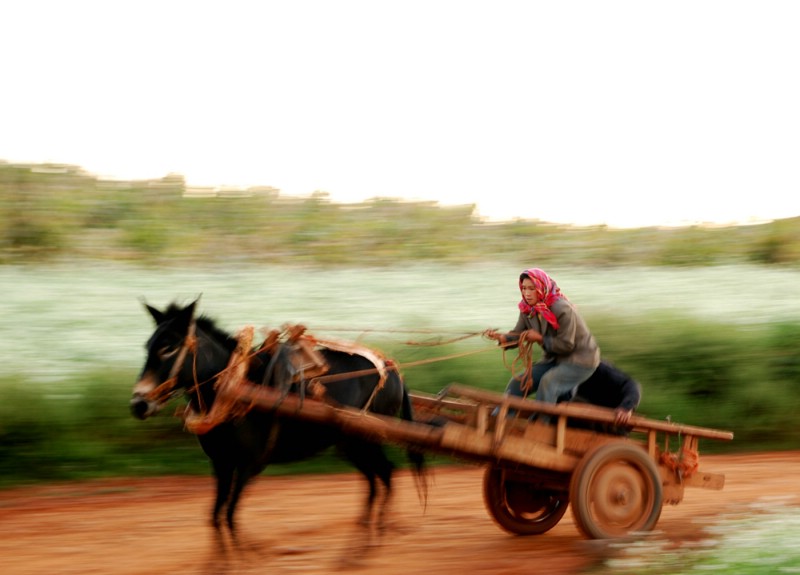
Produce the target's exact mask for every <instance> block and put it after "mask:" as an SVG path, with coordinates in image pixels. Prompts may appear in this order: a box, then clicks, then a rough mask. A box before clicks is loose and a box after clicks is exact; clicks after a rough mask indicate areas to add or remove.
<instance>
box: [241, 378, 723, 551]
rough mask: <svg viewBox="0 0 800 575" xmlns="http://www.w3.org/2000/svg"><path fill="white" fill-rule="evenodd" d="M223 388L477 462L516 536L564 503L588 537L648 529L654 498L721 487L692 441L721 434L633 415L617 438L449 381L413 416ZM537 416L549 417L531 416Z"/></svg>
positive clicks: (594, 424)
mask: <svg viewBox="0 0 800 575" xmlns="http://www.w3.org/2000/svg"><path fill="white" fill-rule="evenodd" d="M226 393H232V394H233V396H232V397H231V399H234V400H235V401H239V402H245V403H246V404H248V405H249V406H253V407H256V408H258V409H270V410H275V411H276V412H278V413H279V414H282V415H284V416H290V417H299V418H303V419H309V420H313V421H317V422H323V423H328V424H331V425H336V426H338V427H339V428H341V429H342V430H343V431H344V432H347V433H354V434H359V435H361V436H365V437H369V438H372V439H375V440H377V441H381V442H389V443H394V444H399V445H404V446H408V447H412V448H415V449H420V450H424V451H429V452H435V453H440V454H446V455H449V456H452V457H455V458H457V459H459V460H463V461H469V462H473V463H477V464H481V465H485V466H486V473H485V475H484V482H483V495H484V501H485V504H486V507H487V509H488V511H489V513H490V514H491V516H492V517H493V519H494V520H495V521H496V522H497V524H498V525H499V526H500V527H502V528H503V529H505V530H506V531H509V532H511V533H515V534H519V535H538V534H541V533H545V532H546V531H548V530H549V529H551V528H553V527H554V526H555V525H556V524H557V523H558V522H559V520H560V519H561V518H562V517H563V515H564V513H565V512H566V509H567V507H568V505H569V504H570V503H571V507H572V511H573V516H574V518H575V523H576V525H577V527H578V529H579V530H580V531H581V532H582V533H583V534H584V535H585V536H587V537H589V538H597V539H601V538H602V539H605V538H618V537H625V536H630V535H633V534H635V533H637V532H644V531H650V530H652V529H653V528H654V527H655V525H656V523H657V522H658V519H659V517H660V515H661V508H662V505H663V504H664V503H669V504H677V503H679V502H680V501H681V500H682V499H683V494H684V489H685V488H686V487H700V488H705V489H722V487H723V485H724V480H725V478H724V475H721V474H715V473H707V472H704V471H702V470H700V469H699V465H698V464H699V456H698V449H699V440H700V439H701V438H707V439H718V440H731V439H733V434H732V433H730V432H727V431H719V430H715V429H708V428H702V427H695V426H688V425H678V424H674V423H670V422H667V421H656V420H652V419H648V418H644V417H638V416H634V417H633V418H632V419H631V422H630V426H629V428H628V429H627V430H626V431H627V432H628V434H627V435H619V434H616V433H615V430H614V429H613V420H614V416H613V411H612V410H609V409H605V408H601V407H596V406H591V405H586V404H580V405H576V404H559V405H552V404H546V403H541V402H538V401H533V400H527V399H521V398H516V397H510V396H506V395H503V394H499V393H494V392H490V391H484V390H479V389H475V388H470V387H466V386H462V385H456V384H453V385H450V386H448V387H447V388H446V389H445V390H443V391H442V392H441V393H439V394H438V395H428V394H423V393H412V394H411V397H412V401H413V403H414V406H415V411H416V421H414V422H409V421H404V420H401V419H397V418H392V417H387V416H381V415H376V414H374V413H367V412H364V411H361V410H357V409H352V408H347V407H340V406H334V405H331V404H329V403H326V402H324V401H319V400H316V399H311V398H305V399H302V398H300V397H299V396H297V395H295V394H288V395H281V394H280V393H279V392H278V391H276V390H274V389H270V388H265V387H261V386H255V385H249V384H248V385H242V386H239V387H237V389H236V390H235V392H226ZM536 414H547V415H550V416H551V417H552V419H553V420H554V422H555V423H552V424H546V423H542V422H541V421H530V418H531V416H536Z"/></svg>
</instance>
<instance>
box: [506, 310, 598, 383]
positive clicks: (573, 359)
mask: <svg viewBox="0 0 800 575" xmlns="http://www.w3.org/2000/svg"><path fill="white" fill-rule="evenodd" d="M550 311H552V312H553V313H554V314H555V316H556V319H558V329H555V328H554V327H553V326H551V325H550V324H549V323H547V321H545V319H544V318H542V317H541V316H539V315H538V314H536V315H534V316H533V317H529V316H528V315H527V314H524V313H520V314H519V319H518V320H517V325H516V326H515V327H514V330H513V334H512V335H509V336H508V342H509V343H512V342H516V341H517V340H518V339H519V334H520V333H521V332H523V331H526V330H529V329H532V330H535V331H537V332H539V333H541V334H542V337H543V338H544V340H543V341H542V349H543V350H544V353H543V354H542V359H541V360H540V361H541V362H549V361H555V362H556V363H562V362H569V363H574V364H577V365H581V366H584V367H592V368H596V367H597V366H598V365H599V364H600V347H599V346H598V345H597V341H595V339H594V336H593V335H592V332H590V331H589V328H588V327H587V325H586V322H584V321H583V318H582V317H581V316H580V314H578V311H577V310H576V309H575V306H574V305H572V303H571V302H570V301H569V300H568V299H566V298H561V299H559V300H558V301H556V302H555V303H554V304H553V305H552V306H551V307H550ZM509 347H515V346H514V345H511V346H509Z"/></svg>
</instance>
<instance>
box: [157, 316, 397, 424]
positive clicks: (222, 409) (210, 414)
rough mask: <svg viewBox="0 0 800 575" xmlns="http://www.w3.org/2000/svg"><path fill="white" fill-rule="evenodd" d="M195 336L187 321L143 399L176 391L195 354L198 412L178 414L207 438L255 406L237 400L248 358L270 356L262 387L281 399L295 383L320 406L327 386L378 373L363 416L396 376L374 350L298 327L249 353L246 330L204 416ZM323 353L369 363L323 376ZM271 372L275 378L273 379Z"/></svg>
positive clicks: (250, 331)
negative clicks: (164, 374)
mask: <svg viewBox="0 0 800 575" xmlns="http://www.w3.org/2000/svg"><path fill="white" fill-rule="evenodd" d="M195 331H196V328H195V323H194V322H192V323H191V325H190V328H189V333H188V334H187V336H186V338H185V339H184V343H183V345H182V347H181V349H180V351H179V352H178V356H177V358H176V360H175V363H174V364H173V366H172V369H171V370H170V375H169V377H168V378H167V380H165V381H164V382H163V383H161V384H160V385H159V386H158V387H156V388H155V389H153V390H152V391H151V392H150V393H148V394H147V397H148V399H151V400H159V399H161V398H163V397H165V396H170V395H172V394H174V393H175V392H176V389H175V386H176V385H177V382H178V374H179V372H180V370H181V369H182V368H183V365H184V363H185V362H186V360H187V356H188V354H189V353H190V352H191V353H192V354H193V355H194V363H193V380H194V386H193V389H194V391H195V393H196V394H197V398H198V402H199V403H200V408H199V411H196V410H195V409H193V408H192V407H191V405H187V406H185V407H184V408H183V409H182V410H180V411H179V415H180V416H181V417H182V418H183V420H184V425H185V426H186V428H187V429H188V430H189V431H191V432H192V433H196V434H204V433H208V432H209V431H210V430H211V429H213V428H214V427H216V426H218V425H219V424H221V423H224V422H226V421H229V420H231V419H235V418H238V417H242V416H244V415H246V414H247V413H248V412H250V411H251V410H252V409H253V408H254V407H255V406H254V405H252V404H245V403H243V402H241V401H239V400H238V397H237V395H238V394H237V391H240V390H241V391H244V390H245V389H246V386H249V385H254V383H253V382H251V381H249V380H248V378H247V371H248V368H249V366H250V360H251V358H252V357H253V356H255V355H257V354H259V353H262V352H269V353H270V356H271V359H270V362H269V364H268V365H267V367H266V369H265V372H264V378H263V380H262V384H263V385H268V384H270V383H273V384H275V385H276V386H277V387H278V388H279V389H280V390H281V392H282V396H281V399H283V397H285V396H286V395H287V394H288V393H289V391H290V389H291V387H292V385H295V384H298V385H299V392H300V396H301V399H302V398H304V397H305V394H306V391H308V392H309V393H311V395H312V396H313V397H314V398H315V399H319V400H323V401H325V394H326V391H327V388H326V384H329V383H333V382H335V381H342V380H346V379H351V378H353V377H358V376H362V375H371V374H376V373H377V374H378V375H379V379H378V383H377V384H376V385H375V387H374V388H373V390H372V394H371V395H370V397H369V399H368V401H367V403H366V404H365V405H364V407H363V408H362V409H363V411H368V410H369V408H370V406H371V405H372V403H373V401H374V400H375V397H376V396H377V394H378V392H379V391H380V390H381V389H382V388H383V386H384V384H385V382H386V379H387V377H388V371H389V370H395V371H396V370H397V369H398V368H397V366H396V364H394V363H393V362H391V361H390V360H387V359H386V358H384V357H383V355H382V354H380V353H379V352H376V351H375V350H372V349H369V348H367V347H365V346H362V345H358V344H355V343H352V342H348V341H342V340H335V339H325V340H320V339H317V338H315V337H313V336H311V335H309V334H307V333H306V328H305V326H302V325H286V326H283V328H282V329H281V330H276V329H273V330H270V331H268V332H266V337H265V338H264V341H263V343H262V344H261V346H259V348H258V349H257V350H255V351H252V349H253V348H252V342H253V337H254V332H255V330H254V328H253V326H247V327H245V328H243V329H241V330H240V331H239V333H238V334H237V335H236V340H237V344H236V349H235V350H234V351H233V353H231V356H230V359H229V360H228V365H227V366H226V367H225V369H224V370H222V371H221V372H220V373H219V374H217V376H216V377H215V378H214V379H215V380H216V381H215V383H214V389H215V391H216V392H217V396H216V399H215V400H214V403H213V404H212V405H211V408H210V409H209V410H208V411H206V409H205V408H204V406H203V404H202V395H201V394H200V386H201V385H205V384H207V383H209V382H199V381H198V379H197V338H196V336H195ZM323 348H324V349H330V350H333V351H341V352H345V353H348V354H350V355H359V356H362V357H365V358H366V359H368V360H369V361H370V362H371V363H372V365H373V367H372V368H367V369H362V370H358V371H348V372H342V373H335V374H329V375H328V372H329V370H330V365H329V364H328V362H327V361H326V359H325V357H324V356H323V354H322V353H321V350H322V349H323ZM282 359H284V360H286V361H285V362H284V363H283V364H281V360H282ZM279 364H281V365H279ZM279 369H283V370H285V372H278V371H277V370H279ZM276 373H278V374H279V375H278V376H277V377H276ZM284 375H288V377H283V376H284Z"/></svg>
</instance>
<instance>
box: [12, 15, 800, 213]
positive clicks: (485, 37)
mask: <svg viewBox="0 0 800 575" xmlns="http://www.w3.org/2000/svg"><path fill="white" fill-rule="evenodd" d="M0 15H1V16H0V18H2V20H1V21H0V22H2V23H0V54H2V55H3V56H2V66H0V74H2V82H3V83H2V88H0V159H3V160H6V161H12V162H58V163H68V164H76V165H79V166H81V167H83V168H85V169H86V170H87V171H89V172H91V173H94V174H97V175H99V176H102V177H110V178H158V177H162V176H164V175H166V174H168V173H171V172H172V173H179V174H182V175H183V176H184V177H185V178H186V180H187V183H188V184H190V185H209V186H251V185H271V186H274V187H277V188H280V189H281V191H282V193H283V194H286V195H292V196H294V195H307V194H310V193H312V192H314V191H317V190H319V191H325V192H328V193H329V194H330V196H331V199H332V200H333V201H336V202H359V201H363V200H365V199H368V198H372V197H392V198H408V199H425V200H436V201H438V202H440V203H442V204H445V205H447V204H469V203H475V204H477V206H478V212H479V213H480V214H481V215H483V216H485V217H487V218H493V219H509V218H514V217H521V218H530V219H539V220H544V221H550V222H560V223H574V224H578V225H585V224H597V223H605V224H608V225H612V226H648V225H675V224H687V223H698V222H716V223H730V222H752V221H760V220H764V219H772V218H785V217H794V216H800V33H798V30H800V2H798V1H796V0H790V1H769V0H758V1H750V0H747V1H736V0H724V1H716V0H715V1H703V0H691V1H681V0H675V1H670V2H651V1H647V0H631V1H613V0H609V1H598V0H591V1H566V0H565V1H546V2H540V1H534V0H521V1H515V2H505V1H502V0H492V1H481V2H476V1H468V0H453V1H449V0H448V1H444V0H442V1H437V0H421V1H417V0H403V1H395V0H383V1H382V0H365V1H350V0H309V1H303V0H285V1H282V2H277V1H271V0H262V1H257V0H254V1H238V0H225V1H218V2H208V1H170V0H158V1H150V0H135V1H133V0H113V1H107V0H97V1H88V0H69V1H63V0H53V1H45V0H0Z"/></svg>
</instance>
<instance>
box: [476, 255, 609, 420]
mask: <svg viewBox="0 0 800 575" xmlns="http://www.w3.org/2000/svg"><path fill="white" fill-rule="evenodd" d="M519 290H520V293H521V295H522V300H521V301H520V302H519V304H518V307H519V318H518V319H517V324H516V326H515V327H514V329H513V330H512V331H510V332H506V333H500V332H498V331H497V330H495V329H487V330H486V331H484V335H485V336H486V337H487V338H489V339H492V340H494V341H497V342H498V344H499V345H500V346H502V347H504V348H513V347H519V346H520V345H523V346H530V345H531V344H532V343H535V344H538V345H540V346H541V348H542V350H543V352H542V356H541V359H540V360H539V361H537V362H536V363H533V364H532V365H531V367H530V369H526V370H525V372H523V373H522V374H519V375H515V376H514V377H512V378H511V381H509V383H508V386H507V388H506V393H508V394H511V395H518V396H520V397H524V396H526V395H527V394H528V393H529V392H531V391H533V392H535V394H536V399H537V400H539V401H544V402H546V403H557V402H558V400H559V398H562V397H563V396H565V395H570V394H574V392H575V390H576V388H577V387H578V386H579V385H580V384H582V383H583V382H584V381H586V380H587V379H589V377H591V375H592V374H593V373H594V372H595V370H596V369H597V367H598V366H599V365H600V347H599V346H598V344H597V341H596V340H595V338H594V336H593V335H592V333H591V331H590V330H589V327H588V326H587V325H586V322H585V321H584V320H583V318H582V317H581V315H580V314H579V313H578V310H577V309H576V308H575V306H574V305H573V304H572V302H570V301H569V300H568V299H567V297H566V296H565V295H564V294H563V293H561V290H560V289H559V287H558V285H557V284H556V282H555V281H554V280H553V279H552V278H551V277H550V276H549V275H547V273H546V272H544V271H543V270H541V269H539V268H531V269H527V270H525V271H523V272H522V273H521V274H520V276H519ZM542 420H543V421H550V418H549V417H548V416H542Z"/></svg>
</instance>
